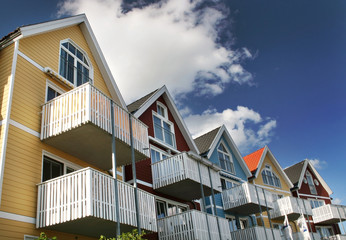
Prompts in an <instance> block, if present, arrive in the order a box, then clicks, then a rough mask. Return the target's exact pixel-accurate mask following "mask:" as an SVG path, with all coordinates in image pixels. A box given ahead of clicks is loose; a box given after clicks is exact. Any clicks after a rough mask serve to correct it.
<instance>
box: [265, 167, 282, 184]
mask: <svg viewBox="0 0 346 240" xmlns="http://www.w3.org/2000/svg"><path fill="white" fill-rule="evenodd" d="M261 174H262V180H263V183H264V184H267V185H270V186H274V187H279V188H281V181H280V179H279V178H278V177H277V176H276V174H275V173H274V172H273V171H272V169H271V167H270V166H269V165H266V166H265V168H264V169H263V171H262V173H261Z"/></svg>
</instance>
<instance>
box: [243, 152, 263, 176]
mask: <svg viewBox="0 0 346 240" xmlns="http://www.w3.org/2000/svg"><path fill="white" fill-rule="evenodd" d="M264 149H265V147H263V148H261V149H258V150H257V151H255V152H253V153H250V154H249V155H246V156H245V157H244V161H245V163H246V165H247V166H248V168H249V169H250V171H251V172H254V171H256V170H257V167H258V164H259V161H260V160H261V157H262V154H263V151H264Z"/></svg>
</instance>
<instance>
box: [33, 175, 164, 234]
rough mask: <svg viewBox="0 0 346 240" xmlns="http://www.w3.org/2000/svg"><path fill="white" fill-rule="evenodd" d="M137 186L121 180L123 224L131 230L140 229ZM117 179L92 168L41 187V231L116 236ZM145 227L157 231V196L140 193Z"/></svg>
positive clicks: (38, 220) (141, 213)
mask: <svg viewBox="0 0 346 240" xmlns="http://www.w3.org/2000/svg"><path fill="white" fill-rule="evenodd" d="M134 194H135V193H134V187H132V186H131V185H129V184H127V183H124V182H122V181H118V196H119V198H118V199H119V209H120V213H119V221H120V223H121V228H122V229H123V230H125V231H128V230H129V229H131V228H134V227H136V226H137V222H136V208H135V202H134V199H135V198H134ZM114 196H115V195H114V179H113V178H112V177H110V176H108V175H106V174H103V173H101V172H99V171H96V170H94V169H91V168H85V169H82V170H79V171H76V172H73V173H70V174H66V175H63V176H61V177H58V178H54V179H51V180H49V181H46V182H43V183H40V184H38V200H37V217H36V227H37V228H48V229H54V230H57V231H63V232H70V233H75V234H83V235H87V236H94V237H99V236H100V234H104V235H106V234H108V236H115V232H114V231H115V229H116V220H117V218H116V205H115V197H114ZM138 197H139V203H140V204H139V214H140V222H141V227H142V228H143V229H146V230H147V231H155V232H156V231H157V225H156V213H155V199H154V196H153V195H151V194H149V193H147V192H145V191H142V190H138Z"/></svg>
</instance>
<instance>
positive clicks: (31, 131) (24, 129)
mask: <svg viewBox="0 0 346 240" xmlns="http://www.w3.org/2000/svg"><path fill="white" fill-rule="evenodd" d="M10 124H11V125H12V126H15V127H17V128H19V129H21V130H23V131H24V132H27V133H30V134H31V135H34V136H35V137H38V138H40V133H39V132H36V131H34V130H32V129H31V128H28V127H26V126H24V125H23V124H21V123H19V122H16V121H14V120H12V119H10Z"/></svg>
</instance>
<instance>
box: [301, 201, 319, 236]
mask: <svg viewBox="0 0 346 240" xmlns="http://www.w3.org/2000/svg"><path fill="white" fill-rule="evenodd" d="M297 199H298V198H297ZM302 202H303V206H304V210H305V212H306V219H307V220H308V224H309V228H310V231H311V235H312V239H313V240H315V236H314V234H313V232H312V228H311V223H310V219H309V216H308V211H307V210H306V206H305V202H304V199H302Z"/></svg>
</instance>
